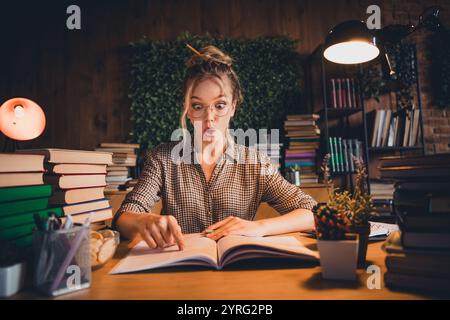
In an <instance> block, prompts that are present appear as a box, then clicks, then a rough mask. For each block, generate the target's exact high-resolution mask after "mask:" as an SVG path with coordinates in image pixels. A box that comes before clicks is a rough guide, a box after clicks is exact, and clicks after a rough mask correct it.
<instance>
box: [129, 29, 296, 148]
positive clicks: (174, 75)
mask: <svg viewBox="0 0 450 320" xmlns="http://www.w3.org/2000/svg"><path fill="white" fill-rule="evenodd" d="M186 43H189V44H191V45H192V46H193V47H194V48H197V49H200V48H202V47H204V46H206V45H208V44H212V45H215V46H217V47H218V48H219V49H221V50H222V51H224V52H225V53H227V54H229V55H230V56H231V57H232V58H233V59H234V63H233V67H234V68H235V70H236V72H237V74H238V76H239V78H240V82H241V86H242V90H243V95H244V103H243V104H242V105H241V106H240V108H239V109H238V110H237V111H236V114H235V116H234V118H233V120H232V123H231V124H230V128H234V129H238V128H241V129H243V130H244V131H245V130H247V129H249V128H253V129H255V130H258V129H262V128H271V129H272V128H281V127H282V122H283V119H284V117H285V115H286V114H287V113H289V112H292V111H293V110H295V108H298V106H299V100H300V89H299V81H300V78H301V67H300V59H299V56H298V54H297V52H296V51H295V47H296V45H297V43H296V41H294V40H291V39H288V38H284V37H280V38H267V37H264V38H257V39H254V40H243V39H231V38H221V39H218V38H213V37H211V36H210V35H208V34H206V35H204V36H192V35H189V34H182V35H181V36H180V37H178V38H177V39H176V40H172V41H150V40H148V39H145V38H143V39H141V40H140V41H138V42H135V43H131V48H132V57H131V83H130V88H129V98H130V99H131V113H132V118H131V120H132V121H133V129H132V132H131V133H130V134H131V136H132V139H131V140H133V142H137V143H140V144H141V145H142V146H143V147H144V148H148V149H151V148H153V147H154V146H156V145H158V144H160V143H162V142H167V141H170V137H171V134H172V132H173V130H175V129H177V128H178V127H179V118H180V116H181V111H182V110H181V109H182V101H183V97H182V84H183V78H184V72H185V63H186V61H187V60H188V59H189V57H190V56H191V54H192V51H190V50H188V49H187V48H186V47H185V46H186Z"/></svg>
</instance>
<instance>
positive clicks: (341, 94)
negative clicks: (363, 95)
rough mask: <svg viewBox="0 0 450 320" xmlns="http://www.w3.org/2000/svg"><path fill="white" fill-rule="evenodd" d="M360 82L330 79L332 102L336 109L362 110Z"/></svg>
mask: <svg viewBox="0 0 450 320" xmlns="http://www.w3.org/2000/svg"><path fill="white" fill-rule="evenodd" d="M359 88H360V87H359V82H358V80H357V79H354V78H337V79H335V78H333V79H330V102H331V106H332V107H333V108H335V109H343V108H360V107H361V101H360V91H359Z"/></svg>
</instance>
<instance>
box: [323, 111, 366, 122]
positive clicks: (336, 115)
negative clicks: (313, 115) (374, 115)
mask: <svg viewBox="0 0 450 320" xmlns="http://www.w3.org/2000/svg"><path fill="white" fill-rule="evenodd" d="M361 111H363V108H343V109H337V108H327V115H328V118H339V117H346V116H349V115H352V114H355V113H358V112H361ZM319 114H320V115H321V116H324V114H325V110H324V109H322V110H320V112H319ZM321 119H323V118H322V117H321Z"/></svg>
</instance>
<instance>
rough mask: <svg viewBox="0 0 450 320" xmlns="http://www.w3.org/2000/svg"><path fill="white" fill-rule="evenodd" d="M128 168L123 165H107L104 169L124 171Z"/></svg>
mask: <svg viewBox="0 0 450 320" xmlns="http://www.w3.org/2000/svg"><path fill="white" fill-rule="evenodd" d="M125 170H128V167H125V166H107V167H106V171H108V172H109V171H125Z"/></svg>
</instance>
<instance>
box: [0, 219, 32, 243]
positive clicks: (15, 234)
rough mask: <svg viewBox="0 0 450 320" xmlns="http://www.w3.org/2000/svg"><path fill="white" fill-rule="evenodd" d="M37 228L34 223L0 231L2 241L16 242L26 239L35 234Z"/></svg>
mask: <svg viewBox="0 0 450 320" xmlns="http://www.w3.org/2000/svg"><path fill="white" fill-rule="evenodd" d="M34 228H35V224H34V223H29V224H24V225H20V226H15V227H11V228H7V229H0V239H1V240H14V239H17V238H20V237H24V236H27V235H30V234H32V233H33V229H34Z"/></svg>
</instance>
